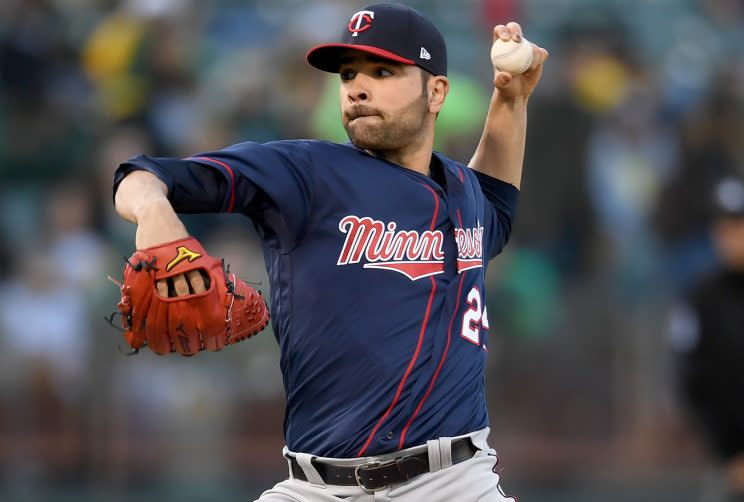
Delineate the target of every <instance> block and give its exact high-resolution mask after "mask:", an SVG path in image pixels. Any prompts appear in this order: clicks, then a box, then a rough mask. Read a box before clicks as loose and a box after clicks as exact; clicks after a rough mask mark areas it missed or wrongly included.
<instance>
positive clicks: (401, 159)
mask: <svg viewBox="0 0 744 502" xmlns="http://www.w3.org/2000/svg"><path fill="white" fill-rule="evenodd" d="M433 148H434V135H433V134H431V135H425V136H423V137H421V138H420V139H419V140H418V141H414V142H412V143H410V144H409V145H406V146H405V147H403V148H398V149H396V150H367V153H369V154H370V155H372V156H374V157H378V158H381V159H384V160H387V161H388V162H392V163H393V164H398V165H399V166H402V167H405V168H406V169H410V170H412V171H416V172H419V173H421V174H423V175H424V176H429V175H430V171H429V169H430V164H431V154H432V150H433Z"/></svg>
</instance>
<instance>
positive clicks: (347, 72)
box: [338, 68, 356, 81]
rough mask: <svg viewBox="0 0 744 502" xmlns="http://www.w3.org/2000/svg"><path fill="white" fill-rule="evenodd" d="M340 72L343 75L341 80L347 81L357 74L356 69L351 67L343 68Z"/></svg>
mask: <svg viewBox="0 0 744 502" xmlns="http://www.w3.org/2000/svg"><path fill="white" fill-rule="evenodd" d="M338 74H339V75H340V76H341V80H343V81H347V80H351V79H353V78H354V77H355V76H356V72H355V71H354V70H351V69H349V68H346V69H343V68H342V69H341V70H340V71H339V72H338Z"/></svg>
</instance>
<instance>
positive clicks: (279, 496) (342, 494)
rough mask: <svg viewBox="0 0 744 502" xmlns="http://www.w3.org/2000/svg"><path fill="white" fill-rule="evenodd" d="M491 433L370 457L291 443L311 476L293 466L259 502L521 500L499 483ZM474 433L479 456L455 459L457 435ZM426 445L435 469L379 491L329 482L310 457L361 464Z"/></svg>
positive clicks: (432, 466)
mask: <svg viewBox="0 0 744 502" xmlns="http://www.w3.org/2000/svg"><path fill="white" fill-rule="evenodd" d="M488 433H489V429H488V428H486V429H482V430H479V431H476V432H473V433H471V434H467V435H465V436H457V437H453V438H439V439H437V440H433V441H428V442H427V443H426V445H422V446H416V447H413V448H409V449H407V450H402V451H397V452H395V453H392V454H389V455H381V456H379V457H367V458H364V459H327V458H319V457H313V456H312V455H309V454H297V453H292V452H289V451H288V450H287V449H286V448H285V449H284V455H285V457H286V456H287V455H288V454H291V455H294V456H296V458H297V461H298V463H299V464H300V465H301V466H302V470H303V471H304V473H305V477H307V479H308V480H309V481H303V480H299V479H295V478H294V477H293V476H292V473H291V468H290V478H289V479H287V480H285V481H282V482H281V483H279V484H277V485H276V486H274V487H273V488H272V489H270V490H267V491H265V492H264V493H263V494H262V495H261V497H260V498H259V499H258V501H256V502H423V501H426V502H515V501H516V499H515V498H512V497H507V496H506V495H505V494H504V492H503V491H502V490H501V487H500V486H499V475H498V474H497V470H496V469H495V467H496V463H497V458H496V452H495V450H493V449H491V448H489V446H488V443H487V438H488ZM468 436H469V437H470V438H471V440H472V442H473V444H474V445H475V446H476V447H477V448H478V452H477V453H476V454H475V456H474V457H473V458H471V459H469V460H465V461H463V462H460V463H458V464H455V465H452V463H451V459H452V453H451V450H450V445H451V443H452V441H454V440H456V439H460V438H462V437H468ZM425 450H426V451H428V454H429V465H430V469H431V472H428V473H425V474H422V475H420V476H418V477H416V478H414V479H412V480H410V481H408V482H405V483H400V484H397V485H392V486H390V487H388V488H383V489H382V490H378V491H375V492H366V491H364V490H363V489H362V488H360V487H358V486H337V485H327V484H325V483H324V482H323V480H322V479H321V478H320V475H319V474H318V472H317V470H316V469H315V468H314V467H313V465H312V464H311V462H310V459H312V458H315V459H316V461H317V460H322V461H326V462H328V463H333V464H334V465H340V466H343V465H357V464H358V463H360V461H361V462H362V463H365V462H372V461H382V462H384V461H386V460H390V459H392V458H394V457H397V456H400V455H401V454H403V455H405V454H406V453H413V454H415V453H419V452H422V451H425Z"/></svg>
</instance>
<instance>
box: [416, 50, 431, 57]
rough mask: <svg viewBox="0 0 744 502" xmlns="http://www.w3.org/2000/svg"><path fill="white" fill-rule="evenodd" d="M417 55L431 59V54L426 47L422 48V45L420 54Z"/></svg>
mask: <svg viewBox="0 0 744 502" xmlns="http://www.w3.org/2000/svg"><path fill="white" fill-rule="evenodd" d="M419 57H420V58H421V59H431V54H429V51H427V50H426V49H424V48H423V47H422V48H421V55H420V56H419Z"/></svg>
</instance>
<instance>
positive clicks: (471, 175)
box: [434, 151, 479, 186]
mask: <svg viewBox="0 0 744 502" xmlns="http://www.w3.org/2000/svg"><path fill="white" fill-rule="evenodd" d="M434 155H436V157H437V158H438V159H439V161H440V162H441V163H442V165H443V166H444V168H445V169H448V170H449V171H451V172H452V173H453V174H455V175H456V176H457V177H458V178H460V180H461V181H462V182H463V183H465V181H466V180H468V181H469V182H470V183H471V184H473V185H475V186H478V185H479V183H478V177H477V176H476V172H475V171H473V170H472V169H470V167H468V166H466V165H465V164H463V163H462V162H458V161H456V160H454V159H451V158H449V157H447V156H446V155H444V154H443V153H441V152H436V151H435V152H434Z"/></svg>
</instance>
